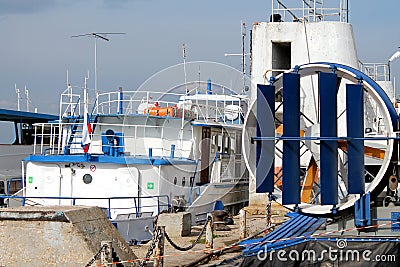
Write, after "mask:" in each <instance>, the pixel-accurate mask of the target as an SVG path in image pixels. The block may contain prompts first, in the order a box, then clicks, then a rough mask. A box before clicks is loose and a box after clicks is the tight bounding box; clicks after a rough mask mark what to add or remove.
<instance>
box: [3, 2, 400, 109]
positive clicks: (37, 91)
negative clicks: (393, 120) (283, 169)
mask: <svg viewBox="0 0 400 267" xmlns="http://www.w3.org/2000/svg"><path fill="white" fill-rule="evenodd" d="M287 1H289V2H292V1H293V0H287ZM330 1H332V0H330ZM366 3H368V4H366ZM270 6H271V1H270V0H248V1H244V0H241V1H238V0H201V1H194V0H186V1H184V0H80V1H75V0H0V40H1V41H0V59H1V64H0V72H1V79H0V90H1V92H2V97H1V98H0V108H16V98H17V97H16V94H15V92H14V84H15V83H16V84H17V86H18V87H20V88H23V87H24V86H25V85H26V86H27V87H28V88H29V90H30V94H31V98H32V105H34V106H36V107H38V109H39V111H41V112H50V113H57V107H58V101H59V94H60V93H61V92H62V91H63V90H64V89H65V85H66V72H67V70H68V71H69V79H70V82H71V83H72V84H75V85H80V86H81V85H83V78H84V76H85V74H86V72H87V70H89V71H90V72H91V75H92V76H91V80H89V82H90V83H92V84H89V86H92V87H93V83H94V79H93V73H94V70H93V69H94V67H93V65H94V62H93V61H94V56H93V54H94V52H93V39H91V38H87V37H84V38H71V36H72V35H77V34H84V33H91V32H124V33H126V34H125V35H114V36H109V37H110V42H104V41H101V40H99V41H98V84H99V86H98V87H99V88H100V89H116V88H118V87H119V86H123V87H124V88H125V89H134V88H137V87H138V86H139V85H140V84H141V83H142V82H143V81H145V80H146V79H147V78H148V77H149V76H151V75H152V74H154V73H155V72H157V71H159V70H161V69H163V68H165V67H168V66H171V65H174V64H177V63H180V62H182V56H181V55H182V54H181V45H182V43H185V44H186V45H187V57H188V60H189V61H194V60H210V61H217V62H221V63H225V64H228V65H231V66H233V67H235V68H240V58H238V57H230V58H227V57H225V56H224V54H225V53H231V52H235V53H238V52H240V50H241V39H240V32H241V29H240V21H241V20H243V21H245V22H246V23H247V25H248V29H250V27H251V25H252V23H253V22H255V21H265V20H266V19H267V18H269V15H270ZM399 7H400V2H399V1H398V0H385V1H362V0H350V22H351V23H352V24H353V27H354V32H355V37H356V43H357V47H358V55H359V57H360V59H361V60H362V61H364V62H386V61H387V59H388V58H389V57H390V56H391V54H392V53H393V52H394V51H395V50H396V49H397V47H398V46H399V45H400V27H399V23H398V19H399V18H398V10H399ZM398 66H399V68H398ZM393 67H394V70H395V71H396V70H397V69H399V70H400V60H399V62H398V63H394V64H393ZM399 77H400V76H399ZM399 81H400V80H399Z"/></svg>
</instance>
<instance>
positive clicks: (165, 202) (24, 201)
mask: <svg viewBox="0 0 400 267" xmlns="http://www.w3.org/2000/svg"><path fill="white" fill-rule="evenodd" d="M154 198H155V199H157V205H139V203H140V201H141V200H143V199H154ZM1 199H2V200H3V201H4V202H8V201H9V200H11V199H15V200H20V201H21V206H32V205H28V204H27V202H29V201H32V200H35V199H38V200H40V199H46V200H49V199H55V200H60V201H61V200H71V205H72V206H76V205H78V204H77V203H76V202H77V201H78V200H107V203H108V205H107V206H106V207H100V208H102V209H104V210H106V211H107V216H108V218H111V211H113V210H132V209H133V210H135V216H136V218H139V217H140V214H141V212H142V211H141V210H142V209H143V208H155V207H157V211H158V213H160V212H161V211H163V210H170V208H171V203H170V199H169V196H168V195H158V196H141V197H109V198H106V197H62V196H58V197H44V196H41V197H29V196H8V195H0V200H1ZM121 199H125V200H129V199H130V200H133V202H134V206H133V207H113V206H112V205H111V202H112V200H121ZM163 199H164V200H163ZM34 204H35V206H43V205H41V204H40V203H38V202H34ZM162 207H166V209H162Z"/></svg>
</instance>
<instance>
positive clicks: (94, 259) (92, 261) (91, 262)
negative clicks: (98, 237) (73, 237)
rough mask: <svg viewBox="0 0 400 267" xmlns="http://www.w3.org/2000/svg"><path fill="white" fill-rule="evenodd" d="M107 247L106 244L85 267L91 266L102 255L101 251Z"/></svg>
mask: <svg viewBox="0 0 400 267" xmlns="http://www.w3.org/2000/svg"><path fill="white" fill-rule="evenodd" d="M106 246H107V244H104V245H102V246H101V247H100V250H99V251H98V252H97V253H96V254H95V255H94V256H93V258H92V259H91V260H90V261H89V262H88V263H87V264H86V265H85V267H89V266H91V265H92V264H93V263H94V262H95V261H96V258H97V257H98V256H99V255H100V253H101V251H102V250H103V249H104V248H105V247H106Z"/></svg>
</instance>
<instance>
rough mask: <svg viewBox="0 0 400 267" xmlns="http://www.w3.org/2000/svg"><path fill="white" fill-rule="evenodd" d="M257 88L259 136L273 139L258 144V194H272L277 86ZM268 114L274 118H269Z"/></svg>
mask: <svg viewBox="0 0 400 267" xmlns="http://www.w3.org/2000/svg"><path fill="white" fill-rule="evenodd" d="M257 88H258V90H257V114H256V115H257V116H256V120H257V136H262V137H267V138H271V139H270V140H262V141H258V142H257V144H256V192H257V193H267V192H269V193H271V192H273V191H274V165H275V164H274V157H275V141H274V139H273V138H274V137H275V120H274V118H275V86H273V85H261V84H259V85H257ZM268 109H269V110H268ZM268 112H270V114H271V115H272V116H268Z"/></svg>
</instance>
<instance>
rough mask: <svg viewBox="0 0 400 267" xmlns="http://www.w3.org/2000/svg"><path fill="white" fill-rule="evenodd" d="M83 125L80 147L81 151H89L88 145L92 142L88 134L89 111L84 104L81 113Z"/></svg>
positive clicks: (90, 127)
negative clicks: (82, 113)
mask: <svg viewBox="0 0 400 267" xmlns="http://www.w3.org/2000/svg"><path fill="white" fill-rule="evenodd" d="M83 116H84V117H83V127H82V148H83V152H85V153H87V152H88V151H89V145H90V143H91V142H92V140H91V138H90V135H91V134H92V126H91V125H90V120H89V113H88V111H87V107H86V105H85V112H84V115H83Z"/></svg>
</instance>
